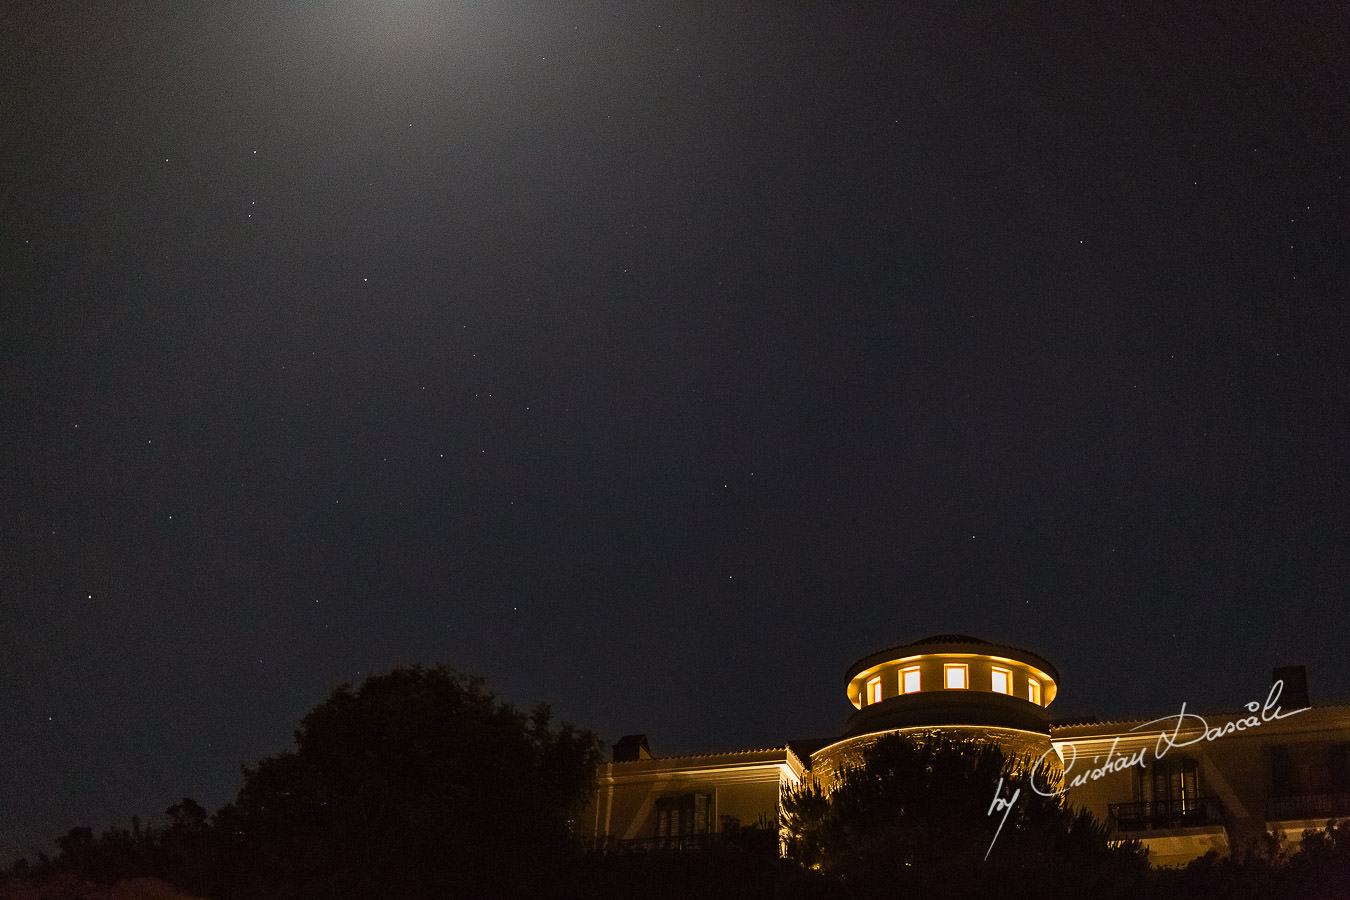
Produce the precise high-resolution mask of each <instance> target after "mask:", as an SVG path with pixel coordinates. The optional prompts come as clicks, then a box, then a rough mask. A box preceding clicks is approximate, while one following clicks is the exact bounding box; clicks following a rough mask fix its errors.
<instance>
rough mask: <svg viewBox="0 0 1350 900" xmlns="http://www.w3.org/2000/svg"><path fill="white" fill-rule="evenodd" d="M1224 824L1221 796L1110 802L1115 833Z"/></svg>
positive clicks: (1111, 821)
mask: <svg viewBox="0 0 1350 900" xmlns="http://www.w3.org/2000/svg"><path fill="white" fill-rule="evenodd" d="M1223 824H1224V820H1223V804H1222V803H1220V802H1219V798H1218V797H1194V798H1187V799H1185V800H1158V801H1148V802H1140V803H1111V804H1108V805H1107V825H1108V826H1109V827H1110V829H1111V831H1112V832H1113V833H1114V832H1122V831H1168V830H1171V829H1173V828H1204V827H1212V826H1216V825H1217V826H1222V825H1223Z"/></svg>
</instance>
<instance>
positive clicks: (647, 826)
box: [582, 751, 800, 843]
mask: <svg viewBox="0 0 1350 900" xmlns="http://www.w3.org/2000/svg"><path fill="white" fill-rule="evenodd" d="M799 776H800V767H799V766H794V765H793V763H792V762H791V761H789V760H788V758H787V757H786V754H785V752H781V751H780V752H779V753H778V755H777V757H776V758H769V759H760V760H756V761H741V762H736V761H734V760H733V761H727V760H723V761H721V763H720V764H719V762H718V761H717V757H698V758H690V759H684V760H681V759H678V758H676V759H655V760H643V761H640V762H633V763H610V764H607V765H606V766H604V767H603V768H602V770H601V773H600V784H599V787H598V789H597V791H596V797H595V802H594V803H593V804H592V807H591V809H589V810H588V811H587V813H586V815H585V817H584V818H583V819H582V821H583V822H585V823H586V828H587V833H588V835H589V837H590V838H591V839H592V840H593V841H595V842H599V843H603V842H604V841H606V840H620V841H623V840H635V839H642V838H652V837H656V830H657V812H656V801H657V800H658V799H660V798H662V797H677V796H681V795H684V794H695V793H703V794H708V795H709V797H710V802H711V806H710V820H711V821H710V823H709V830H710V831H711V832H718V831H720V830H721V827H722V825H721V823H722V817H723V816H731V817H733V818H736V819H738V820H739V822H740V824H741V825H743V826H749V825H755V824H757V823H758V822H759V821H760V817H761V816H763V817H764V819H765V821H767V822H769V823H770V824H771V825H772V826H776V823H777V821H778V802H779V795H780V791H781V788H782V786H783V785H784V784H795V783H797V781H798V780H799Z"/></svg>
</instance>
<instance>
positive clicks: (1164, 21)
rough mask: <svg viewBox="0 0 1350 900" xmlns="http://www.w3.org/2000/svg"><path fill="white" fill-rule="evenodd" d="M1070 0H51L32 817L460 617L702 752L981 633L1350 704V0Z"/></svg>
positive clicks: (29, 25)
mask: <svg viewBox="0 0 1350 900" xmlns="http://www.w3.org/2000/svg"><path fill="white" fill-rule="evenodd" d="M1016 6H1017V7H1019V8H1015V9H1012V10H1010V11H991V10H989V9H986V8H984V7H983V5H980V4H967V3H952V2H941V3H936V2H935V3H847V2H838V3H811V4H807V3H783V2H747V3H707V4H699V3H688V2H681V3H669V4H665V3H659V2H653V3H645V2H644V3H641V4H634V3H585V4H582V3H575V4H573V3H564V2H548V3H532V2H519V3H500V4H498V3H492V4H488V3H443V4H438V3H365V4H356V3H333V4H276V3H255V4H247V5H246V4H215V3H209V4H208V3H199V4H198V3H167V2H141V3H123V4H102V5H94V6H87V5H81V4H68V3H55V2H37V3H25V4H17V3H14V4H9V8H8V9H7V10H6V11H5V12H4V13H3V14H0V60H4V63H3V70H4V78H5V85H6V87H5V90H4V91H3V92H0V96H2V97H3V100H0V103H2V104H3V115H0V122H3V126H0V127H3V129H4V131H3V133H0V171H2V172H3V173H4V175H3V180H2V181H0V203H2V206H0V209H2V210H3V217H0V238H2V239H3V253H4V263H3V269H2V270H0V271H3V273H4V284H5V288H4V292H3V299H2V300H0V417H2V418H0V492H2V493H3V498H2V500H0V510H2V512H0V621H2V622H3V628H0V723H3V727H2V728H0V761H3V766H2V767H0V768H3V777H0V857H3V858H4V859H5V860H8V859H9V858H12V857H14V856H16V855H19V854H23V853H31V852H33V851H34V850H35V849H41V848H46V849H50V847H49V846H48V842H49V841H50V840H51V839H53V838H55V837H57V836H59V835H62V834H64V833H65V832H66V831H68V830H69V829H70V828H71V827H73V826H76V825H89V826H91V827H94V828H95V829H102V828H105V827H107V826H109V825H111V824H114V823H126V822H127V821H129V820H130V818H131V816H133V815H138V816H140V817H141V818H142V819H143V820H146V821H156V820H157V819H158V817H159V815H160V813H161V811H162V810H164V809H165V808H166V807H167V806H169V805H170V804H172V803H174V802H177V801H178V800H179V799H181V798H182V797H183V796H192V797H194V798H196V799H197V800H198V801H200V802H202V803H203V804H204V805H206V806H208V807H210V808H213V809H214V808H216V807H218V806H219V805H221V804H222V803H224V802H226V801H228V800H230V799H232V797H233V795H234V793H235V791H237V789H238V787H239V785H240V775H239V766H240V765H241V764H248V763H253V762H255V761H257V760H258V759H260V758H261V757H263V756H265V755H268V754H271V753H275V752H278V751H280V750H282V749H284V748H285V747H287V745H288V742H289V740H290V736H291V731H292V729H293V728H294V726H295V724H296V722H297V721H298V720H299V718H300V717H301V716H302V715H303V714H304V713H305V712H306V711H307V710H308V709H310V708H311V707H313V706H314V705H315V704H316V703H317V702H319V700H321V699H322V698H323V697H324V696H325V694H326V693H327V692H328V691H329V690H330V689H331V688H332V687H334V686H335V685H337V684H341V683H343V682H346V681H355V680H359V679H361V678H363V677H364V676H366V675H368V674H370V673H372V672H377V671H382V670H385V669H388V668H390V667H392V666H395V665H400V664H405V663H412V662H421V663H427V664H434V663H447V664H449V665H452V666H456V667H458V668H461V669H463V670H465V671H468V672H472V673H476V674H481V675H483V676H484V677H485V678H486V679H487V680H488V682H489V684H491V685H492V686H493V687H494V688H496V689H497V690H498V691H500V692H501V693H502V694H503V695H504V696H505V697H506V698H507V699H509V700H511V701H513V702H516V703H519V704H522V705H531V704H533V703H534V702H536V701H539V700H548V701H551V702H552V703H553V704H554V708H555V711H556V712H557V713H558V714H559V715H560V716H561V717H563V718H565V719H569V720H572V721H575V722H577V723H579V724H582V725H585V726H588V727H591V728H593V729H595V730H597V731H599V732H600V733H601V734H602V735H603V736H604V737H605V738H607V739H608V740H614V739H616V738H617V737H618V736H620V735H622V734H624V733H629V732H637V731H644V732H647V733H648V734H649V735H650V738H651V741H652V745H653V748H654V749H655V750H656V751H657V752H659V753H669V752H684V751H694V750H713V749H724V748H734V747H757V746H770V745H781V744H782V743H784V742H785V741H786V740H788V739H793V738H809V737H816V736H828V735H830V734H834V733H837V731H838V729H839V728H840V726H841V724H842V722H843V719H844V718H845V714H846V713H847V712H848V711H849V710H850V709H851V707H849V706H848V705H847V700H846V698H845V697H844V684H843V670H844V667H845V666H846V665H847V664H848V663H849V662H851V661H852V660H853V659H855V658H857V657H858V656H860V655H862V654H864V653H866V652H869V651H872V650H875V649H879V648H881V647H885V646H888V645H891V644H894V643H899V642H904V641H908V640H913V639H916V638H918V637H921V636H924V635H927V634H932V633H938V632H963V633H969V634H974V635H979V636H982V637H985V638H988V639H992V640H1000V641H1006V642H1009V643H1013V644H1016V645H1020V646H1025V647H1028V648H1029V649H1032V650H1035V651H1036V652H1038V653H1041V654H1043V655H1044V656H1045V657H1047V658H1048V659H1050V660H1051V661H1053V662H1054V663H1055V664H1056V665H1057V666H1058V667H1059V670H1060V673H1061V675H1062V681H1061V688H1062V690H1061V694H1060V697H1059V698H1058V699H1057V700H1056V702H1055V706H1054V707H1053V708H1052V711H1056V712H1058V713H1059V714H1060V715H1064V716H1070V715H1076V714H1096V715H1100V716H1103V717H1108V716H1122V715H1129V714H1147V715H1149V716H1153V715H1160V714H1163V713H1165V712H1166V711H1169V710H1173V709H1175V708H1177V706H1178V704H1179V703H1181V702H1182V701H1185V702H1187V703H1188V705H1189V706H1190V707H1192V708H1201V709H1203V708H1207V707H1209V708H1212V707H1214V706H1235V705H1237V704H1239V703H1241V702H1243V701H1244V700H1246V699H1248V698H1249V697H1251V696H1254V695H1256V694H1258V693H1260V691H1261V689H1262V688H1263V686H1264V685H1265V684H1266V683H1267V681H1268V679H1269V676H1270V668H1271V667H1272V666H1274V665H1282V664H1291V663H1293V664H1297V663H1304V664H1306V665H1307V666H1308V673H1309V684H1310V691H1311V694H1312V699H1313V701H1314V702H1315V703H1327V702H1346V701H1347V700H1350V665H1347V663H1346V654H1345V649H1344V645H1345V639H1346V637H1347V635H1348V634H1350V629H1347V624H1348V622H1350V617H1348V616H1347V607H1346V604H1347V600H1348V599H1350V596H1348V595H1350V566H1348V565H1347V559H1350V552H1347V551H1348V550H1350V479H1348V478H1347V474H1346V450H1347V447H1350V416H1348V415H1347V410H1350V397H1348V396H1347V392H1348V391H1350V365H1347V363H1348V362H1350V355H1348V354H1350V350H1348V349H1347V348H1348V347H1350V340H1348V339H1350V305H1348V304H1350V214H1348V210H1350V156H1347V154H1346V150H1345V148H1346V146H1347V138H1348V137H1350V126H1348V125H1347V123H1348V122H1350V103H1348V101H1347V96H1348V95H1347V92H1346V90H1345V88H1346V85H1347V84H1348V83H1350V63H1348V62H1347V61H1348V60H1350V14H1348V13H1347V11H1346V8H1345V5H1344V4H1341V3H1299V4H1296V5H1294V6H1285V5H1278V6H1277V5H1271V4H1266V5H1265V6H1268V7H1270V8H1269V9H1248V10H1244V11H1243V12H1242V13H1241V14H1236V13H1228V12H1224V11H1215V10H1212V9H1209V8H1206V9H1203V10H1202V9H1199V8H1197V9H1196V10H1194V11H1190V12H1185V11H1173V10H1166V11H1162V10H1160V9H1159V7H1158V5H1157V4H1143V3H1124V4H1119V3H1118V4H1109V5H1108V6H1107V7H1102V8H1100V9H1098V8H1095V7H1097V6H1099V5H1097V4H1082V3H1077V2H1072V3H1070V2H1062V3H1061V2H1045V3H1036V4H1018V5H1016ZM1257 6H1261V5H1260V4H1258V5H1257Z"/></svg>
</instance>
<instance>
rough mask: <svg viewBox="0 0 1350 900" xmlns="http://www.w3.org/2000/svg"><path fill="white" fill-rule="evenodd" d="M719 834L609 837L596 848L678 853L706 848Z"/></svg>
mask: <svg viewBox="0 0 1350 900" xmlns="http://www.w3.org/2000/svg"><path fill="white" fill-rule="evenodd" d="M722 837H723V836H722V835H721V834H716V833H713V832H705V833H703V834H675V835H670V836H669V837H650V838H633V839H630V840H616V839H613V838H611V839H609V840H607V841H604V842H602V843H601V845H600V846H599V847H597V849H598V850H600V851H601V852H603V853H672V852H674V853H678V852H682V851H686V850H707V849H708V848H709V847H711V846H712V845H713V844H714V843H717V842H718V841H720V840H721V839H722Z"/></svg>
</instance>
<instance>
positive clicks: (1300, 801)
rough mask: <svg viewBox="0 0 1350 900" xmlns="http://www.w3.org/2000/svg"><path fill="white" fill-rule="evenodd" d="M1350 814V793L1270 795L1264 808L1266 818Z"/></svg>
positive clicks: (1304, 817)
mask: <svg viewBox="0 0 1350 900" xmlns="http://www.w3.org/2000/svg"><path fill="white" fill-rule="evenodd" d="M1337 816H1350V794H1347V793H1334V794H1291V795H1289V796H1287V797H1271V798H1270V803H1269V805H1268V806H1267V808H1266V820H1267V821H1272V822H1277V821H1279V820H1281V819H1331V818H1335V817H1337Z"/></svg>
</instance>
